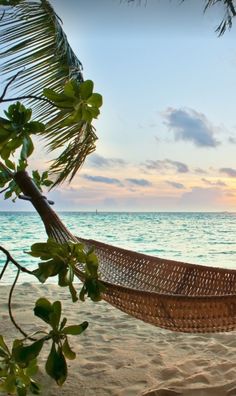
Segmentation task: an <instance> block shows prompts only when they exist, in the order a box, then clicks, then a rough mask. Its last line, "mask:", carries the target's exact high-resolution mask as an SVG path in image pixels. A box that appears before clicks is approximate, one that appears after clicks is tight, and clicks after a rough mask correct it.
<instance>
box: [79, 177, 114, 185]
mask: <svg viewBox="0 0 236 396" xmlns="http://www.w3.org/2000/svg"><path fill="white" fill-rule="evenodd" d="M83 178H84V179H87V180H90V181H92V182H95V183H105V184H114V185H117V186H122V183H121V182H120V180H119V179H115V178H113V177H105V176H90V175H83Z"/></svg>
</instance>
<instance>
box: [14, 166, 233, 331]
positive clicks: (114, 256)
mask: <svg viewBox="0 0 236 396" xmlns="http://www.w3.org/2000/svg"><path fill="white" fill-rule="evenodd" d="M15 180H16V182H17V183H18V185H19V186H20V188H21V190H22V192H23V193H24V194H26V195H27V196H29V197H30V198H31V202H32V204H33V205H34V207H35V209H36V210H37V212H38V213H39V215H40V216H41V219H42V221H43V223H44V225H45V229H46V232H47V234H48V236H50V237H52V238H54V239H55V240H56V241H57V242H61V243H62V242H65V241H67V240H78V241H81V242H82V243H84V245H85V247H86V248H90V247H94V248H95V253H96V255H97V257H98V260H99V273H100V280H101V281H102V282H103V284H104V285H105V288H106V289H105V292H104V293H103V299H104V300H105V301H107V302H109V303H110V304H112V305H113V306H114V307H116V308H118V309H120V310H122V311H124V312H126V313H127V314H129V315H132V316H134V317H135V318H137V319H141V320H143V321H144V322H147V323H150V324H153V325H155V326H158V327H162V328H165V329H168V330H172V331H179V332H187V333H213V332H225V331H232V330H234V329H236V270H230V269H223V268H215V267H209V266H202V265H196V264H189V263H183V262H180V261H174V260H167V259H162V258H159V257H153V256H148V255H144V254H141V253H135V252H132V251H130V250H126V249H121V248H118V247H115V246H111V245H108V244H105V243H101V242H98V241H93V240H85V239H82V238H79V237H75V236H74V235H72V234H71V233H70V231H69V230H68V229H67V228H66V227H65V226H64V224H63V223H62V221H61V220H60V218H59V217H58V216H57V214H56V213H55V212H54V211H53V210H52V208H51V207H50V205H49V204H48V202H47V200H46V199H45V197H43V196H42V194H41V193H40V192H39V190H38V189H37V187H36V186H35V185H34V184H33V182H32V180H31V179H30V178H29V176H28V175H27V173H26V172H18V173H17V174H16V176H15ZM80 274H81V272H80V270H79V267H78V273H77V275H78V277H80Z"/></svg>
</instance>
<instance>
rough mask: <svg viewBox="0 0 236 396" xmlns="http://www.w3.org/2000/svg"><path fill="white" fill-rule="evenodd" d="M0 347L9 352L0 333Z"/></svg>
mask: <svg viewBox="0 0 236 396" xmlns="http://www.w3.org/2000/svg"><path fill="white" fill-rule="evenodd" d="M0 348H1V349H2V350H4V351H5V352H6V353H7V354H10V351H9V349H8V347H7V344H6V343H5V341H4V339H3V336H2V335H0Z"/></svg>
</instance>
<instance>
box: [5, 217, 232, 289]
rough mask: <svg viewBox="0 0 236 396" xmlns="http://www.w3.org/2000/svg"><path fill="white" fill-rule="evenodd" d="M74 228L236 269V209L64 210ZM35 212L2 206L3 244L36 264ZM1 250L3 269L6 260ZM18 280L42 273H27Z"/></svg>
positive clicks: (39, 228) (40, 238)
mask: <svg viewBox="0 0 236 396" xmlns="http://www.w3.org/2000/svg"><path fill="white" fill-rule="evenodd" d="M59 216H60V217H61V219H62V220H63V222H64V224H65V225H66V226H67V227H68V228H69V229H70V231H71V232H72V233H73V234H75V235H78V236H81V237H83V238H87V239H96V240H99V241H102V242H105V243H109V244H111V245H115V246H119V247H123V248H125V249H130V250H134V251H137V252H141V253H145V254H149V255H153V256H159V257H163V258H169V259H174V260H179V261H187V262H190V263H197V264H202V265H204V264H206V265H211V266H215V267H224V268H235V269H236V213H229V212H224V213H147V212H145V213H133V212H132V213H126V212H122V213H118V212H116V213H114V212H112V213H110V212H107V213H105V212H101V213H95V212H63V213H59ZM46 239H47V236H46V233H45V231H44V226H43V224H42V222H41V219H40V218H39V216H38V214H37V213H35V212H0V245H1V246H3V247H4V248H6V249H8V250H9V251H10V253H11V255H12V256H13V257H14V258H15V259H16V260H17V261H18V262H19V263H20V264H21V265H23V266H25V267H27V268H29V269H33V268H36V267H37V262H38V261H37V259H34V258H32V257H31V256H30V255H28V254H27V253H26V252H27V251H28V250H29V249H30V246H31V245H32V244H33V243H35V242H44V241H46ZM4 262H5V260H4V255H3V254H2V253H1V252H0V269H1V268H2V266H3V265H4ZM15 273H16V269H15V268H14V266H13V265H11V266H9V268H8V270H7V272H6V273H5V275H4V278H3V279H2V282H4V283H10V282H11V281H12V280H13V279H14V276H15ZM19 282H21V283H23V282H31V283H32V282H35V283H37V279H36V278H33V277H31V276H29V275H25V274H22V275H21V276H20V279H19Z"/></svg>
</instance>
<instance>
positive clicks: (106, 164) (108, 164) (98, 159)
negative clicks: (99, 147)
mask: <svg viewBox="0 0 236 396" xmlns="http://www.w3.org/2000/svg"><path fill="white" fill-rule="evenodd" d="M88 163H89V164H90V165H92V166H95V167H96V168H114V167H119V168H120V167H123V166H125V165H126V164H127V162H126V161H124V160H123V159H121V158H105V157H102V156H101V155H98V154H92V155H91V156H90V157H89V158H88Z"/></svg>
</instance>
